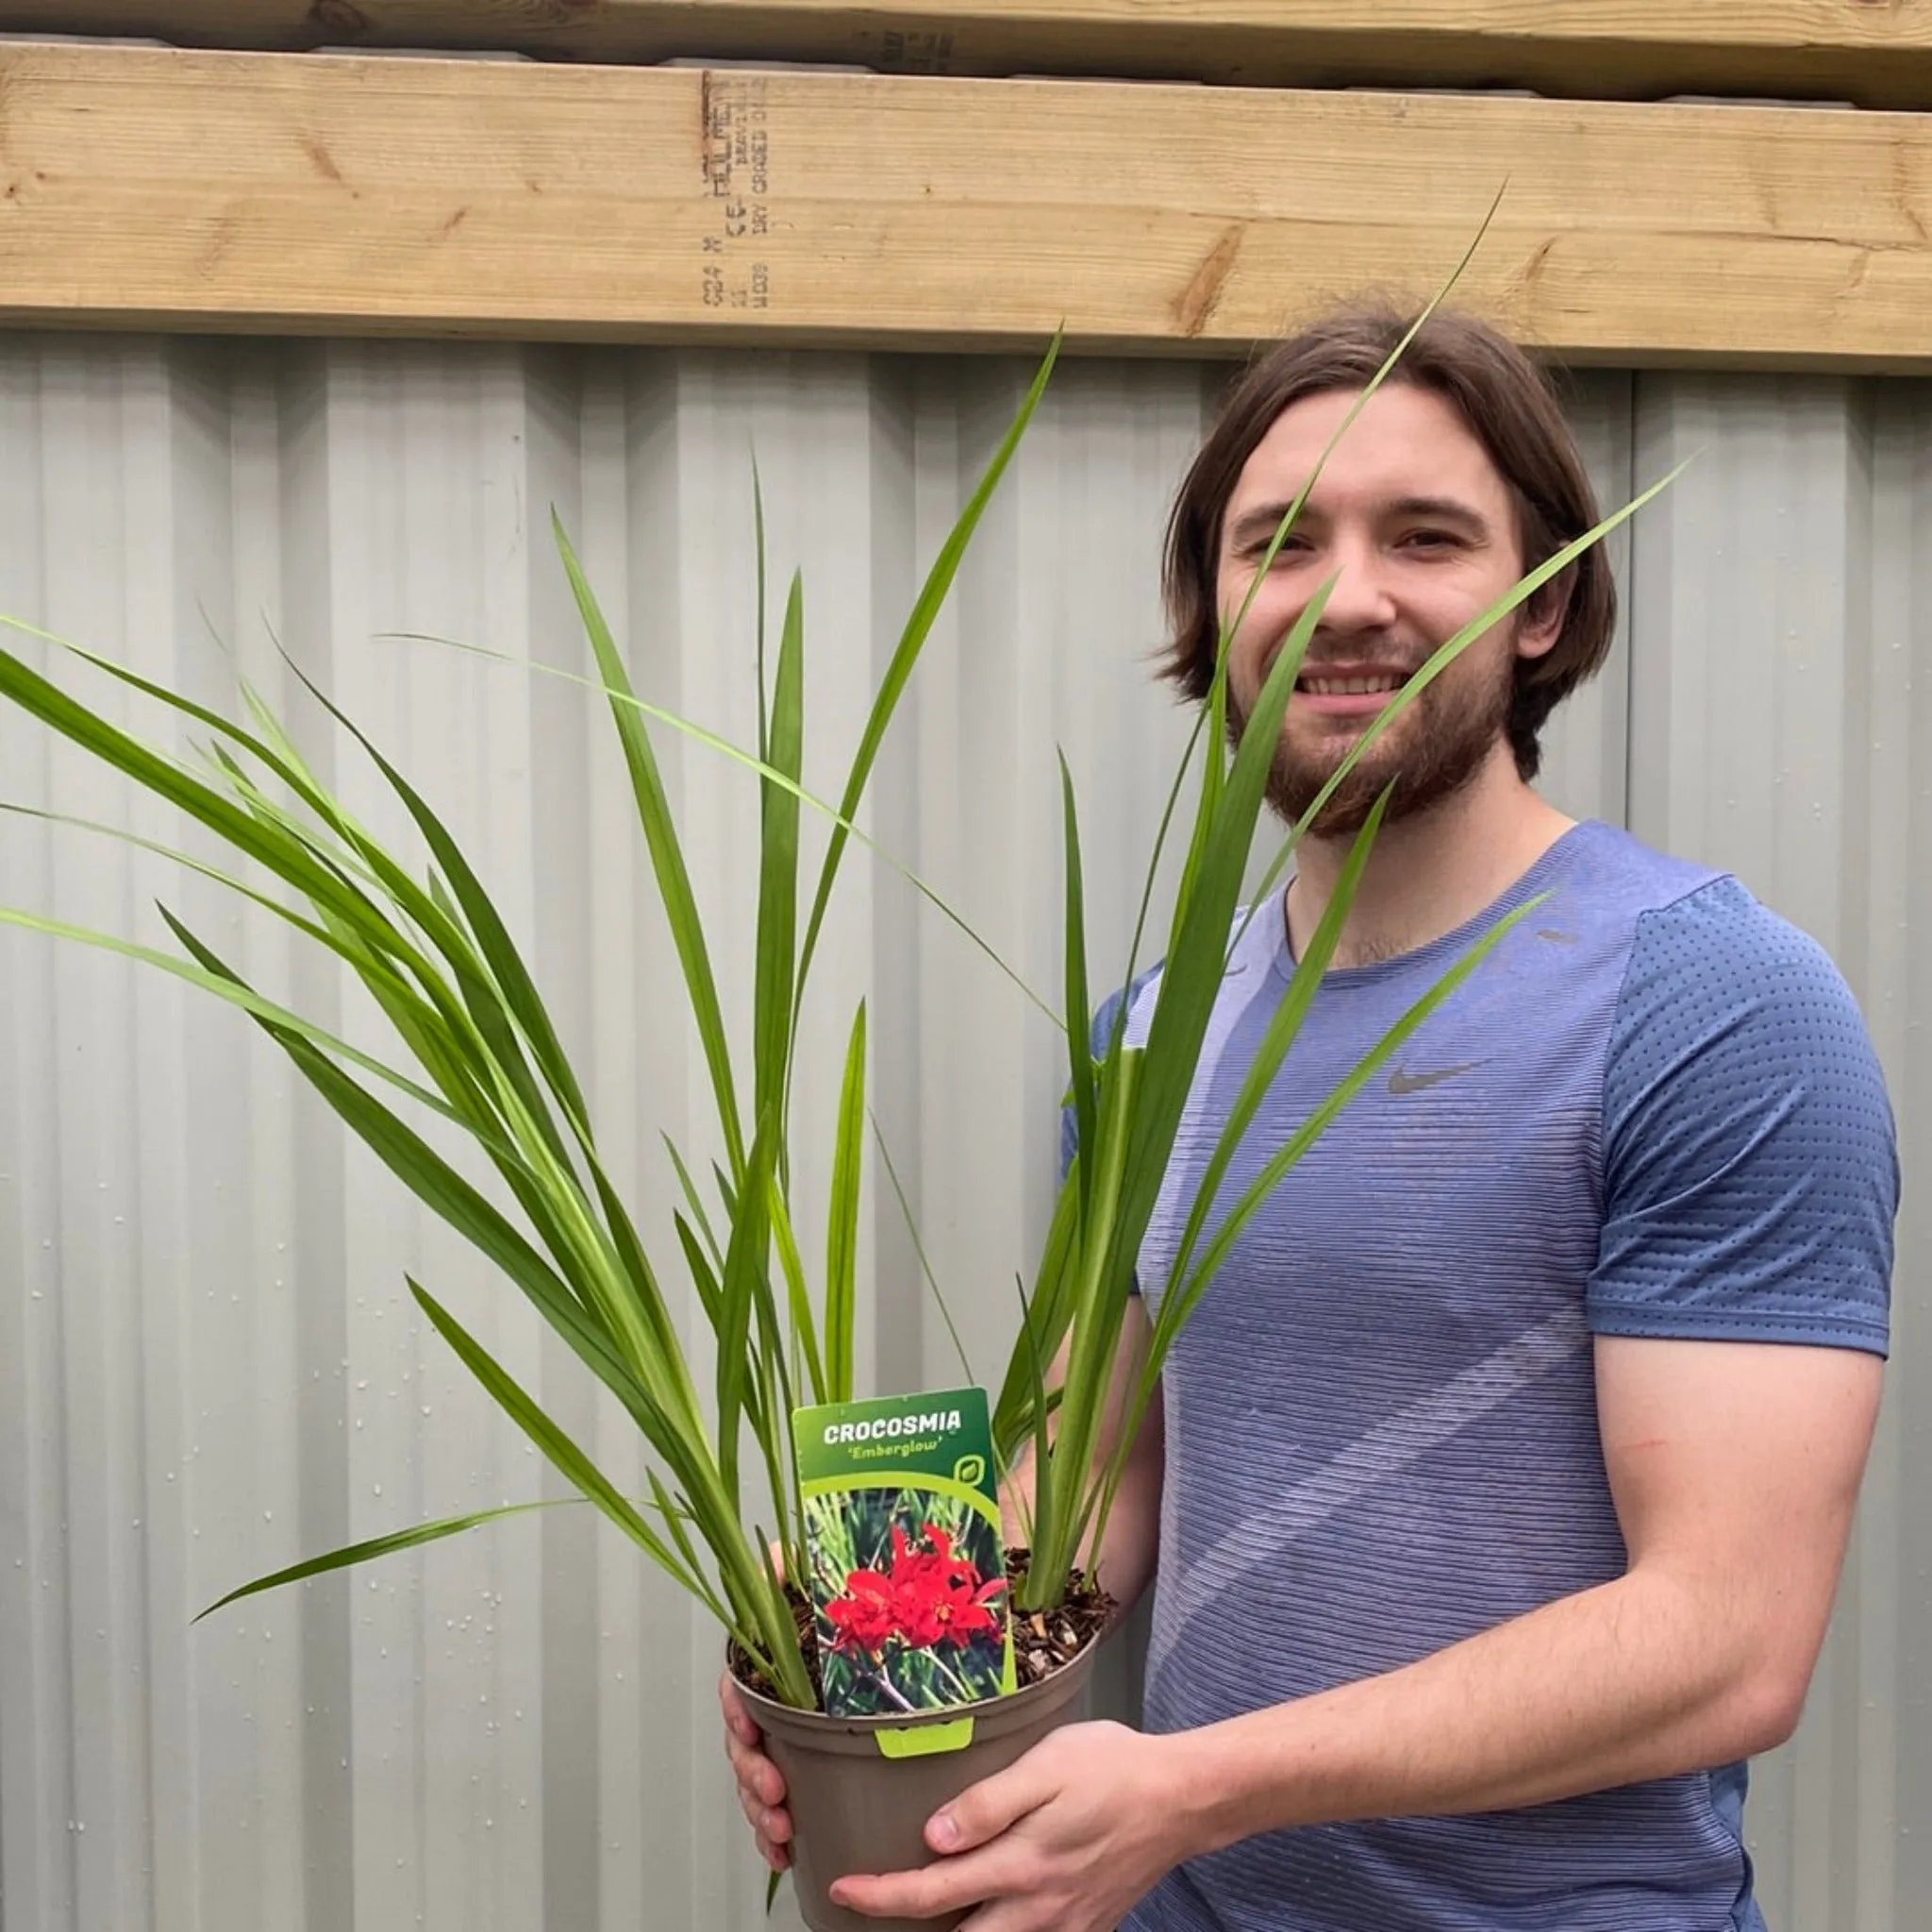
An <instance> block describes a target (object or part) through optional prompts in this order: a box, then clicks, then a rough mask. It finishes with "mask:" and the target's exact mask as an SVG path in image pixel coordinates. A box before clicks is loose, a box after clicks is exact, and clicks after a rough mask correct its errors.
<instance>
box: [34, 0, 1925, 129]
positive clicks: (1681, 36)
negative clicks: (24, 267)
mask: <svg viewBox="0 0 1932 1932" xmlns="http://www.w3.org/2000/svg"><path fill="white" fill-rule="evenodd" d="M8 28H13V29H25V30H29V31H32V30H38V31H43V32H64V33H91V34H121V35H140V36H148V37H152V38H155V39H159V40H164V41H169V42H175V43H176V44H179V45H184V46H202V47H239V48H256V49H269V50H278V51H299V50H307V49H311V48H315V47H319V46H341V45H358V46H360V45H367V46H391V47H394V46H405V47H424V48H438V47H446V48H497V49H506V50H511V51H515V52H520V53H525V54H531V55H535V56H538V57H540V58H553V59H575V60H592V61H623V62H636V61H657V60H664V59H669V58H676V57H680V56H682V57H687V58H703V59H713V60H715V59H724V58H764V59H774V60H775V59H783V60H806V61H833V62H856V63H858V64H860V65H863V66H868V67H874V68H878V69H881V70H884V71H889V72H921V73H935V74H954V75H1011V74H1017V73H1027V72H1032V73H1049V74H1062V75H1118V76H1123V77H1134V76H1141V77H1155V78H1165V79H1177V80H1178V79H1190V80H1210V81H1223V82H1230V83H1235V84H1240V85H1245V86H1296V87H1328V86H1338V85H1345V84H1349V83H1361V84H1372V85H1378V86H1398V87H1418V86H1441V87H1457V88H1493V87H1504V88H1531V89H1534V90H1536V91H1538V92H1543V93H1549V94H1558V95H1572V96H1581V97H1596V98H1649V99H1656V98H1660V97H1662V96H1664V95H1668V94H1676V93H1722V94H1733V95H1736V94H1757V95H1775V96H1780V97H1784V98H1790V99H1832V100H1846V101H1854V102H1857V103H1859V104H1860V105H1863V106H1867V107H1880V108H1932V0H1374V4H1373V5H1372V6H1371V5H1367V4H1364V0H1164V4H1162V5H1159V6H1149V5H1147V4H1146V0H958V4H955V0H891V4H888V5H880V6H855V5H852V4H849V0H0V30H4V29H8Z"/></svg>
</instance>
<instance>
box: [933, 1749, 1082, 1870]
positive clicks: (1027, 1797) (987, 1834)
mask: <svg viewBox="0 0 1932 1932" xmlns="http://www.w3.org/2000/svg"><path fill="white" fill-rule="evenodd" d="M1055 1790H1056V1786H1055V1784H1054V1782H1053V1780H1052V1779H1051V1778H1050V1777H1047V1776H1043V1775H1041V1767H1040V1766H1038V1765H1037V1764H1032V1763H1029V1761H1028V1759H1027V1758H1025V1757H1023V1758H1021V1760H1020V1761H1019V1763H1017V1764H1015V1765H1013V1766H1011V1767H1010V1768H1009V1769H1008V1770H1006V1771H1002V1772H998V1773H996V1774H994V1775H993V1776H991V1777H989V1778H982V1779H981V1780H980V1782H979V1783H978V1784H976V1785H973V1786H970V1787H969V1788H968V1789H967V1790H963V1791H961V1792H960V1793H959V1795H958V1797H957V1798H955V1799H954V1800H953V1802H952V1803H951V1804H950V1805H948V1806H946V1807H945V1808H944V1809H943V1810H940V1811H935V1812H934V1813H933V1815H932V1816H931V1818H929V1819H928V1820H927V1821H926V1825H925V1841H926V1843H927V1844H929V1845H930V1846H931V1847H932V1848H933V1850H934V1851H936V1852H970V1851H972V1850H973V1849H974V1847H975V1846H977V1845H983V1844H986V1843H988V1842H990V1841H991V1840H993V1839H996V1838H998V1837H999V1835H1000V1834H1001V1833H1002V1832H1003V1831H1007V1830H1008V1829H1010V1828H1011V1827H1012V1826H1013V1825H1014V1824H1018V1823H1019V1821H1020V1820H1021V1819H1023V1818H1024V1817H1025V1815H1026V1814H1027V1813H1028V1812H1029V1811H1037V1810H1038V1809H1039V1808H1040V1807H1041V1806H1042V1805H1043V1804H1045V1803H1046V1801H1047V1800H1048V1799H1049V1798H1050V1797H1052V1796H1053V1794H1054V1791H1055Z"/></svg>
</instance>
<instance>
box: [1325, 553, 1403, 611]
mask: <svg viewBox="0 0 1932 1932" xmlns="http://www.w3.org/2000/svg"><path fill="white" fill-rule="evenodd" d="M1329 568H1330V569H1331V570H1332V571H1333V572H1335V573H1336V579H1335V588H1334V589H1333V590H1332V591H1329V593H1328V602H1327V603H1326V605H1324V607H1323V610H1322V628H1323V629H1324V631H1342V632H1361V631H1370V632H1374V631H1382V630H1387V629H1388V628H1389V627H1390V626H1391V625H1392V624H1393V623H1394V622H1395V599H1394V597H1393V596H1392V595H1391V592H1390V589H1389V585H1388V583H1387V581H1386V579H1385V578H1384V576H1383V575H1382V572H1381V570H1380V568H1379V567H1378V564H1377V561H1376V558H1375V556H1374V551H1373V550H1370V549H1367V548H1364V547H1360V546H1357V545H1353V544H1351V545H1346V546H1342V545H1338V546H1337V547H1336V550H1335V553H1334V555H1333V557H1332V558H1331V560H1330V565H1329Z"/></svg>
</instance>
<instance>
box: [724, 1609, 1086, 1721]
mask: <svg viewBox="0 0 1932 1932" xmlns="http://www.w3.org/2000/svg"><path fill="white" fill-rule="evenodd" d="M1110 1628H1111V1625H1109V1626H1108V1628H1107V1629H1100V1630H1096V1631H1095V1632H1094V1633H1093V1635H1092V1636H1091V1637H1090V1638H1089V1639H1088V1640H1087V1641H1086V1642H1085V1643H1084V1644H1082V1645H1081V1646H1080V1648H1079V1649H1078V1650H1077V1651H1075V1652H1074V1655H1073V1656H1072V1657H1069V1658H1068V1659H1067V1661H1066V1662H1065V1663H1063V1664H1061V1665H1060V1666H1059V1668H1058V1670H1054V1671H1049V1672H1048V1673H1047V1674H1046V1675H1045V1676H1043V1677H1041V1679H1040V1681H1039V1682H1038V1683H1035V1684H1027V1685H1024V1686H1023V1687H1022V1688H1021V1689H1020V1690H1018V1691H1004V1692H1002V1693H1001V1694H1000V1695H999V1696H998V1697H982V1698H979V1699H977V1700H976V1701H975V1702H974V1703H972V1704H949V1705H945V1706H942V1707H941V1708H940V1709H938V1710H915V1711H888V1712H884V1713H881V1714H880V1715H879V1716H877V1717H834V1716H832V1715H831V1713H830V1712H828V1711H824V1710H817V1709H813V1710H801V1709H800V1708H799V1707H797V1706H796V1705H795V1704H781V1703H780V1702H779V1701H778V1700H777V1699H776V1698H775V1697H768V1696H766V1694H765V1693H764V1692H763V1691H755V1690H753V1689H752V1687H751V1686H750V1685H749V1684H747V1683H746V1682H745V1681H744V1679H743V1678H742V1677H741V1676H740V1675H739V1674H738V1672H737V1671H736V1670H735V1669H733V1668H732V1652H733V1651H734V1650H735V1649H736V1645H734V1644H733V1643H732V1642H731V1641H730V1640H729V1639H726V1641H725V1653H724V1663H725V1669H726V1670H727V1671H729V1672H730V1675H731V1681H732V1683H733V1684H734V1685H735V1686H736V1687H737V1690H738V1694H739V1695H740V1696H741V1697H742V1698H743V1699H744V1701H745V1703H746V1704H747V1706H749V1707H750V1708H751V1710H752V1714H753V1715H754V1716H755V1717H758V1718H759V1722H760V1728H761V1729H770V1728H771V1726H770V1725H769V1724H765V1723H764V1722H763V1719H762V1716H761V1713H763V1712H766V1711H770V1712H772V1713H773V1714H774V1716H775V1717H776V1719H777V1720H778V1722H779V1723H780V1724H806V1725H822V1726H824V1728H826V1729H828V1730H837V1731H841V1732H845V1733H847V1734H852V1733H857V1734H859V1735H870V1734H871V1733H872V1732H874V1731H909V1730H924V1729H925V1728H927V1727H928V1726H931V1725H935V1724H958V1722H959V1721H960V1720H961V1719H962V1718H975V1719H976V1718H981V1717H986V1716H990V1715H991V1713H992V1712H994V1711H1000V1712H1007V1711H1012V1710H1018V1709H1024V1707H1026V1706H1027V1705H1029V1704H1041V1703H1044V1702H1045V1701H1046V1699H1047V1697H1048V1696H1049V1694H1050V1693H1051V1692H1053V1691H1055V1690H1058V1689H1063V1688H1065V1687H1066V1686H1067V1685H1068V1684H1070V1683H1073V1684H1074V1685H1075V1688H1077V1679H1076V1677H1075V1675H1074V1674H1075V1673H1080V1674H1084V1673H1086V1672H1087V1671H1090V1670H1091V1669H1092V1667H1093V1660H1094V1658H1095V1657H1097V1656H1098V1655H1099V1653H1100V1646H1101V1644H1102V1643H1103V1642H1105V1641H1106V1639H1107V1636H1108V1629H1110Z"/></svg>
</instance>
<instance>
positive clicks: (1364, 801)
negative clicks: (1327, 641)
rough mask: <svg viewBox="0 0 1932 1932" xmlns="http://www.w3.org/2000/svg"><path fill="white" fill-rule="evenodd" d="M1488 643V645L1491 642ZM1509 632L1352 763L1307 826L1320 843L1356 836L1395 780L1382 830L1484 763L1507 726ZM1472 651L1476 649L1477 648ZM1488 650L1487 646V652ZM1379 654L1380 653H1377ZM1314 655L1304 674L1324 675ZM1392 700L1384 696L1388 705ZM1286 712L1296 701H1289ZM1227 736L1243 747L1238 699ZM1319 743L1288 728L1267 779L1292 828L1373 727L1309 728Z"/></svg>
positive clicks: (1435, 686) (1511, 681) (1302, 730)
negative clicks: (1498, 646) (1503, 642)
mask: <svg viewBox="0 0 1932 1932" xmlns="http://www.w3.org/2000/svg"><path fill="white" fill-rule="evenodd" d="M1486 641H1487V640H1486ZM1513 646H1514V627H1513V626H1511V631H1510V635H1509V639H1508V647H1507V648H1506V649H1504V650H1502V651H1500V652H1495V653H1494V656H1493V657H1491V652H1490V651H1484V652H1483V655H1482V656H1481V657H1478V656H1477V655H1476V650H1475V649H1472V650H1471V651H1469V652H1466V653H1465V654H1464V655H1463V656H1462V657H1461V658H1458V659H1457V661H1456V662H1455V663H1454V664H1452V665H1450V666H1449V667H1448V669H1447V670H1445V671H1443V672H1441V674H1439V675H1438V676H1437V677H1436V678H1435V680H1434V681H1433V682H1432V683H1431V684H1429V685H1428V687H1427V688H1426V689H1425V690H1424V691H1421V692H1419V693H1418V694H1417V696H1416V697H1415V698H1414V699H1413V700H1412V701H1411V702H1410V703H1409V705H1408V706H1407V708H1406V709H1405V710H1404V712H1403V714H1402V716H1401V717H1400V718H1398V719H1397V720H1396V722H1395V723H1394V724H1392V725H1391V727H1390V728H1389V729H1388V730H1387V731H1386V732H1384V733H1383V734H1382V736H1381V737H1380V738H1378V739H1377V740H1376V741H1375V742H1374V744H1372V745H1371V746H1370V747H1369V749H1368V751H1367V752H1366V753H1365V754H1364V755H1363V756H1362V757H1361V758H1357V760H1356V762H1355V764H1354V766H1353V767H1352V768H1351V769H1350V771H1349V774H1348V776H1347V777H1345V778H1344V779H1343V780H1342V781H1341V784H1340V785H1338V786H1337V787H1336V788H1335V791H1334V792H1333V793H1332V794H1331V795H1330V797H1329V800H1328V803H1327V804H1326V805H1324V807H1323V808H1322V813H1321V816H1320V817H1319V818H1318V819H1316V820H1315V822H1314V823H1313V824H1312V825H1311V826H1310V827H1309V830H1310V832H1311V833H1313V834H1315V835H1316V836H1318V837H1321V838H1325V839H1333V838H1353V837H1354V836H1355V834H1356V833H1357V832H1359V831H1360V830H1361V828H1362V826H1363V825H1364V824H1367V823H1368V817H1369V813H1370V812H1371V811H1372V810H1373V809H1374V804H1375V801H1376V799H1378V798H1379V797H1380V796H1381V795H1382V793H1383V791H1384V790H1385V789H1387V788H1388V787H1389V786H1390V785H1391V781H1392V783H1393V790H1392V791H1391V792H1390V798H1389V808H1388V810H1387V811H1386V812H1385V813H1384V814H1383V821H1382V822H1383V824H1394V823H1395V822H1396V821H1397V820H1398V819H1406V818H1413V817H1414V816H1415V815H1416V814H1417V813H1418V812H1424V811H1427V810H1428V809H1429V808H1431V807H1433V806H1437V805H1440V804H1441V803H1442V801H1443V800H1444V799H1446V798H1451V797H1453V796H1454V795H1455V794H1456V793H1457V792H1458V791H1461V790H1462V789H1463V788H1464V787H1465V786H1466V785H1468V784H1469V783H1470V782H1471V780H1472V779H1474V777H1475V775H1476V774H1477V773H1478V772H1480V771H1481V770H1482V768H1483V766H1484V765H1485V764H1487V763H1488V762H1489V759H1490V757H1491V753H1493V752H1494V750H1495V748H1496V743H1497V741H1498V740H1499V739H1501V738H1502V737H1503V736H1504V735H1505V734H1506V732H1507V728H1508V724H1509V708H1510V704H1511V702H1512V699H1513V698H1514V695H1515V682H1516V653H1515V650H1514V647H1513ZM1477 648H1478V649H1479V648H1480V646H1478V647H1477ZM1491 650H1493V645H1491ZM1378 655H1381V654H1378ZM1430 655H1431V652H1430V651H1429V650H1424V651H1423V652H1422V653H1420V654H1419V655H1418V656H1417V657H1416V662H1415V665H1414V666H1412V667H1410V675H1413V673H1414V671H1415V670H1416V669H1419V668H1420V666H1421V664H1422V663H1423V661H1424V659H1425V658H1427V657H1428V656H1430ZM1320 662H1321V660H1320V659H1319V658H1315V657H1313V656H1312V654H1311V655H1310V657H1309V658H1308V659H1307V664H1306V666H1305V668H1306V669H1307V670H1308V671H1310V672H1313V671H1317V670H1319V668H1320ZM1394 695H1395V694H1394V693H1393V692H1392V691H1391V693H1390V696H1391V700H1392V698H1393V697H1394ZM1290 705H1291V708H1292V705H1293V700H1292V699H1291V700H1290ZM1227 706H1228V708H1227V728H1228V738H1229V741H1230V742H1231V743H1233V744H1239V743H1240V741H1241V733H1242V731H1243V730H1244V729H1245V727H1246V725H1247V722H1248V709H1247V707H1246V706H1245V705H1244V704H1243V703H1242V702H1241V699H1240V698H1239V697H1238V696H1237V695H1236V694H1235V691H1234V689H1233V687H1232V685H1230V686H1229V689H1228V694H1227ZM1311 722H1312V724H1313V731H1314V735H1315V740H1316V741H1315V742H1314V743H1313V744H1309V743H1307V736H1308V725H1307V724H1303V725H1301V726H1300V727H1299V729H1298V731H1297V733H1296V735H1295V736H1294V737H1292V738H1291V735H1290V733H1289V731H1288V730H1287V729H1286V728H1284V730H1283V732H1282V736H1281V742H1280V743H1279V744H1278V745H1276V747H1275V750H1274V763H1273V765H1272V766H1271V767H1270V768H1269V772H1268V791H1267V796H1268V803H1269V805H1270V806H1271V807H1273V808H1274V811H1275V813H1276V815H1277V816H1278V817H1280V818H1281V819H1282V820H1283V821H1284V822H1286V823H1287V824H1291V825H1292V824H1297V823H1299V821H1300V819H1301V817H1302V814H1303V813H1304V812H1306V811H1307V809H1308V808H1309V807H1310V806H1311V805H1313V804H1314V802H1315V800H1316V798H1317V797H1318V796H1320V794H1321V791H1322V788H1323V787H1324V785H1325V784H1327V782H1328V780H1329V779H1330V778H1331V777H1333V776H1334V774H1335V771H1336V768H1337V767H1338V766H1339V765H1340V764H1341V761H1342V759H1343V758H1346V757H1347V756H1348V754H1349V751H1350V750H1351V749H1352V747H1353V746H1354V744H1355V742H1356V741H1357V738H1358V737H1360V735H1361V733H1362V732H1363V731H1366V730H1367V729H1368V727H1369V724H1372V723H1374V720H1369V721H1366V722H1365V723H1363V724H1360V725H1358V726H1355V725H1351V724H1346V723H1343V722H1342V721H1341V720H1324V719H1318V720H1314V721H1311Z"/></svg>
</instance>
